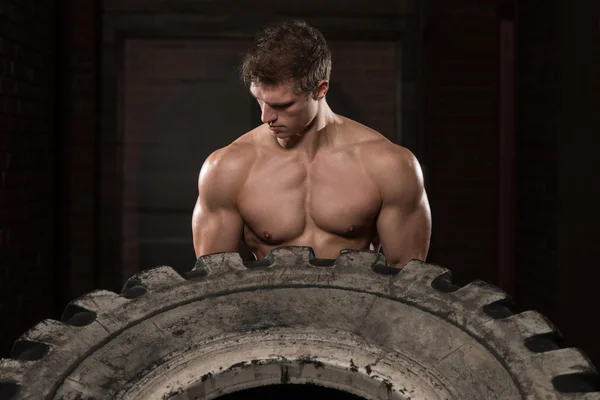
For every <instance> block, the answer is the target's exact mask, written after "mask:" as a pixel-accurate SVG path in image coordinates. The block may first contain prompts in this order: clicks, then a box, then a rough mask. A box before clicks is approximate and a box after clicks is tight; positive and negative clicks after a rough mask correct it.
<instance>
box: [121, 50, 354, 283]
mask: <svg viewBox="0 0 600 400" xmlns="http://www.w3.org/2000/svg"><path fill="white" fill-rule="evenodd" d="M238 61H239V60H238V59H231V60H229V62H227V63H225V64H221V65H219V66H217V67H215V69H214V70H213V71H209V72H208V73H204V74H203V77H199V78H195V77H190V78H187V79H184V80H182V81H181V83H180V84H179V86H178V87H177V88H176V89H175V90H173V92H172V94H171V95H170V96H169V97H168V98H166V99H165V100H164V101H163V102H162V104H160V106H159V107H158V110H157V112H156V114H155V116H154V118H153V121H152V122H151V124H150V127H149V129H147V130H146V131H145V133H144V137H143V138H142V140H141V141H140V143H139V148H138V149H137V150H138V154H139V156H138V157H139V158H138V160H139V166H138V170H137V173H136V181H135V183H131V184H132V185H135V190H136V192H137V195H136V198H137V204H136V205H135V206H134V208H133V209H130V210H126V211H125V212H126V213H130V216H129V217H130V218H128V220H129V221H136V223H135V226H134V227H128V229H135V232H133V236H134V237H137V242H138V243H139V245H138V246H137V250H134V251H137V257H134V258H133V259H134V260H135V259H136V258H137V265H131V266H128V267H129V268H128V269H131V270H133V272H135V271H137V270H140V269H147V268H151V267H154V266H157V265H170V266H172V267H173V268H175V269H176V270H178V271H180V272H182V271H186V270H189V269H191V268H192V267H193V265H194V262H195V254H194V249H193V243H192V233H191V216H192V212H193V208H194V204H195V201H196V198H197V195H198V192H197V180H198V172H199V171H200V168H201V166H202V163H203V162H204V161H205V159H206V158H207V157H208V156H209V155H210V154H211V153H212V152H213V151H214V150H216V149H218V148H221V147H224V146H227V145H228V144H229V143H231V142H232V141H234V140H235V139H236V138H238V137H239V136H240V135H242V134H243V133H245V132H247V131H249V130H251V129H252V128H254V127H255V126H257V125H258V124H260V123H261V122H260V110H259V108H258V106H257V104H256V103H255V101H254V99H253V98H252V97H251V96H250V94H249V93H248V90H247V89H246V88H245V87H244V86H243V84H242V83H241V81H240V79H239V76H238V72H237V68H236V66H237V63H238ZM327 100H328V103H329V104H330V105H331V107H332V109H333V110H334V111H335V112H337V113H339V114H342V115H344V116H347V117H349V118H352V119H355V120H357V121H359V122H360V121H361V120H362V116H361V114H360V112H359V110H358V109H357V108H356V107H355V105H354V103H353V102H352V99H351V98H349V97H348V96H347V95H346V94H345V93H344V92H343V91H342V90H341V88H340V87H339V86H337V85H336V83H335V82H333V81H332V83H331V88H330V91H329V93H328V96H327ZM128 156H130V155H129V154H127V155H126V157H128ZM215 190H218V187H215ZM132 217H133V218H132ZM239 251H240V254H241V255H242V257H243V258H244V259H253V258H254V256H253V255H252V253H251V252H250V251H249V250H248V249H247V248H246V247H245V246H244V244H243V243H240V249H239ZM126 268H127V266H126Z"/></svg>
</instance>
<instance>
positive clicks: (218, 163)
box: [192, 21, 431, 268]
mask: <svg viewBox="0 0 600 400" xmlns="http://www.w3.org/2000/svg"><path fill="white" fill-rule="evenodd" d="M241 72H242V78H243V80H244V82H245V83H246V85H247V86H248V87H249V90H250V93H251V94H252V96H254V97H255V98H256V101H257V102H258V105H259V106H260V108H261V112H262V115H261V119H262V122H263V123H264V124H263V125H260V126H258V127H257V128H255V129H253V130H251V131H250V132H248V133H246V134H244V135H242V136H241V137H239V138H238V139H237V140H235V141H234V142H232V143H231V144H230V145H228V146H226V147H223V148H221V149H218V150H216V151H214V152H213V153H212V154H211V155H210V156H209V157H208V158H207V159H206V161H205V163H204V164H203V166H202V168H201V170H200V174H199V179H198V192H199V196H198V200H197V202H196V206H195V208H194V212H193V216H192V232H193V240H194V249H195V252H196V257H200V256H202V255H206V254H210V253H218V252H229V251H238V249H239V244H240V240H243V241H244V243H245V244H246V246H247V247H248V249H250V251H252V253H253V254H254V255H255V257H256V258H257V259H259V260H260V259H263V258H264V257H265V256H266V255H267V254H268V253H269V251H270V250H272V249H273V248H275V247H280V246H310V247H312V248H313V250H314V252H315V255H316V257H318V258H337V257H338V256H339V254H340V251H342V250H343V249H354V250H374V251H380V250H383V252H384V254H385V257H386V260H387V262H388V264H389V265H391V266H395V267H398V268H402V267H403V266H404V265H405V264H406V263H407V262H408V261H410V260H411V259H419V260H423V261H425V258H426V256H427V253H428V250H429V241H430V235H431V212H430V208H429V202H428V199H427V195H426V192H425V188H424V183H423V176H422V172H421V168H420V166H419V163H418V161H417V160H416V158H415V156H414V155H413V154H412V153H411V152H410V151H409V150H407V149H406V148H404V147H401V146H398V145H396V144H394V143H392V142H390V141H389V140H387V139H386V138H385V137H384V136H383V135H381V134H379V133H378V132H376V131H374V130H372V129H370V128H368V127H366V126H364V125H361V124H360V123H358V122H355V121H352V120H350V119H348V118H345V117H343V116H341V115H338V114H335V113H334V112H333V111H332V110H331V108H330V107H329V106H328V104H327V101H326V94H327V90H328V88H329V76H330V72H331V52H330V49H329V47H328V45H327V43H326V41H325V39H324V38H323V36H322V34H321V33H320V32H319V31H318V30H316V29H314V28H313V27H310V26H308V25H307V24H306V23H304V22H298V21H296V22H291V23H289V22H288V23H285V24H278V25H273V26H271V27H269V28H267V29H265V30H264V31H262V32H261V33H260V34H259V35H258V36H257V41H256V43H255V45H254V46H253V47H252V48H251V49H250V50H249V51H248V53H247V54H246V56H245V58H244V62H243V64H242V71H241Z"/></svg>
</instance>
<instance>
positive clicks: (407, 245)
mask: <svg viewBox="0 0 600 400" xmlns="http://www.w3.org/2000/svg"><path fill="white" fill-rule="evenodd" d="M377 233H378V235H379V240H380V242H381V246H382V247H383V251H384V253H385V257H386V259H387V261H388V263H389V264H390V265H395V266H398V267H402V266H404V265H405V264H406V263H407V262H408V261H410V260H411V259H413V258H415V259H419V260H425V259H426V257H427V253H428V251H429V241H430V236H431V214H430V211H429V206H428V204H427V202H422V203H421V204H419V205H418V206H417V207H415V208H413V209H412V210H408V211H407V210H405V209H402V207H399V206H384V207H383V208H382V209H381V212H380V213H379V217H378V219H377Z"/></svg>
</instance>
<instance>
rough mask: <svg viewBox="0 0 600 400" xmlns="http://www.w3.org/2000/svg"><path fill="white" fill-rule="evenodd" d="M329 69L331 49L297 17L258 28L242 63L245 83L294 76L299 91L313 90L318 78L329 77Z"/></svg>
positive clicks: (277, 80)
mask: <svg viewBox="0 0 600 400" xmlns="http://www.w3.org/2000/svg"><path fill="white" fill-rule="evenodd" d="M330 73H331V50H330V49H329V46H328V45H327V42H326V41H325V38H324V37H323V34H321V32H319V31H318V30H317V29H316V28H313V27H311V26H309V25H308V24H307V23H306V22H304V21H298V20H294V21H286V22H280V23H276V24H273V25H270V26H268V27H267V28H265V29H263V30H262V31H260V32H259V33H258V34H257V36H256V40H255V42H254V45H253V46H252V47H251V48H250V49H249V50H248V52H247V53H246V54H245V56H244V60H243V62H242V66H241V77H242V80H243V82H244V84H246V86H250V84H252V83H257V82H260V83H264V84H267V85H278V84H279V83H281V82H283V81H285V80H288V79H293V80H294V81H295V83H296V90H297V91H299V92H308V91H313V90H315V89H316V87H317V84H318V83H319V81H321V80H329V75H330Z"/></svg>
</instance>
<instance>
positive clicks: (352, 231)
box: [346, 225, 356, 233]
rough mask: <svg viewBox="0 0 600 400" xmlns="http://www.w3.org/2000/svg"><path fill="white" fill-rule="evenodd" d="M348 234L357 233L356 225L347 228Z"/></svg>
mask: <svg viewBox="0 0 600 400" xmlns="http://www.w3.org/2000/svg"><path fill="white" fill-rule="evenodd" d="M346 232H348V233H354V232H356V226H355V225H350V226H349V227H348V228H346Z"/></svg>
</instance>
